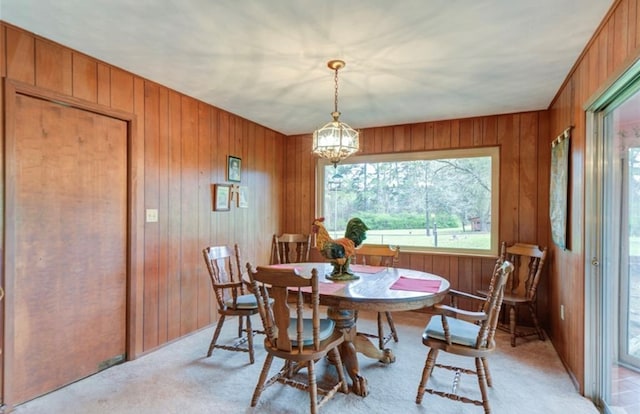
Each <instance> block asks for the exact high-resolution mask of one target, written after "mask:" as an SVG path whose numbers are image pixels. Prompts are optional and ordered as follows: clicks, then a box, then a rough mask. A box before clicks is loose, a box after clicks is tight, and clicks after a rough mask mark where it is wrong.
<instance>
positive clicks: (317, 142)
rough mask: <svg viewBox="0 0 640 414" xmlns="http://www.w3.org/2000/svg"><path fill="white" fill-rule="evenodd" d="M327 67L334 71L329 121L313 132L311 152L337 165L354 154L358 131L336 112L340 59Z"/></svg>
mask: <svg viewBox="0 0 640 414" xmlns="http://www.w3.org/2000/svg"><path fill="white" fill-rule="evenodd" d="M327 66H328V67H329V69H331V70H333V71H334V72H335V74H334V78H333V79H334V84H335V87H334V88H335V94H334V104H333V112H332V113H331V116H332V117H333V121H330V122H329V123H327V124H326V125H325V126H323V127H322V128H320V129H318V130H316V131H315V132H314V133H313V149H312V151H313V153H314V154H315V155H317V156H318V157H320V158H326V159H328V160H329V161H331V162H332V163H333V166H334V167H337V165H338V163H339V162H340V161H342V160H344V159H345V158H347V157H348V156H350V155H353V154H355V153H356V152H357V151H358V149H359V148H360V143H359V141H358V131H356V130H355V129H353V128H351V127H350V126H349V125H347V124H345V123H344V122H340V119H339V118H340V112H338V70H340V69H342V68H344V66H345V63H344V61H342V60H330V61H329V62H328V63H327Z"/></svg>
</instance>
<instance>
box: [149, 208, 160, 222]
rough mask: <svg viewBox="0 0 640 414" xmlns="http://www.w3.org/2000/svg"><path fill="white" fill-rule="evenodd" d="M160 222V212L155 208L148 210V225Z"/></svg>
mask: <svg viewBox="0 0 640 414" xmlns="http://www.w3.org/2000/svg"><path fill="white" fill-rule="evenodd" d="M157 221H158V210H157V209H155V208H148V209H147V223H156V222H157Z"/></svg>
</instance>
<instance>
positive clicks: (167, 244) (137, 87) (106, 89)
mask: <svg viewBox="0 0 640 414" xmlns="http://www.w3.org/2000/svg"><path fill="white" fill-rule="evenodd" d="M0 74H1V75H2V76H3V77H5V76H6V77H7V78H10V79H13V80H17V81H20V82H25V83H28V84H31V85H36V86H38V87H41V88H45V89H49V90H54V91H56V92H58V93H62V94H65V95H69V96H73V97H76V98H80V99H83V100H88V101H91V102H97V103H99V104H101V105H104V106H106V107H110V108H113V109H117V110H121V111H126V112H129V113H132V114H134V115H135V120H136V121H135V122H134V123H133V124H134V127H135V132H136V137H137V140H136V142H132V143H130V145H131V146H132V150H131V151H130V157H132V158H131V159H130V162H131V174H132V175H133V177H134V179H133V181H134V185H133V187H132V188H131V189H130V191H129V194H130V197H131V198H132V199H131V202H132V203H135V205H138V203H140V205H141V207H140V210H139V214H136V217H134V218H132V220H131V223H132V226H135V230H136V231H135V232H132V233H133V234H135V237H136V239H135V240H133V243H134V244H135V245H137V246H141V248H140V249H138V250H136V251H134V252H133V253H134V254H133V256H132V258H131V260H132V264H131V268H132V269H134V270H135V272H134V274H132V275H130V278H131V282H130V283H131V285H132V286H133V287H135V296H134V298H133V299H132V302H133V306H132V309H130V310H129V313H130V321H131V323H132V324H133V325H134V326H133V328H132V331H131V332H132V335H131V343H130V347H129V348H128V354H129V355H128V356H129V358H135V357H137V356H139V355H142V354H144V353H146V352H149V351H152V350H153V349H155V348H157V347H159V346H162V345H164V344H166V343H168V342H170V341H172V340H174V339H176V338H178V337H180V336H182V335H186V334H189V333H191V332H193V331H194V330H197V329H201V328H203V327H206V326H208V325H211V324H213V323H214V322H215V321H216V319H217V312H216V311H215V309H216V305H215V303H214V302H213V300H212V296H211V293H210V291H211V287H210V282H209V279H208V276H207V273H206V268H205V266H204V263H203V259H202V254H201V250H202V248H203V247H205V245H214V244H233V243H238V244H239V245H240V246H241V249H242V252H243V256H244V257H243V260H251V261H253V262H256V260H257V259H259V261H258V262H256V263H264V262H265V261H266V259H267V258H268V257H269V249H270V247H271V245H270V242H271V239H270V236H271V235H272V234H273V233H275V232H277V231H278V230H279V229H280V228H281V227H282V222H281V220H282V217H283V216H282V214H281V213H282V209H281V203H282V202H283V197H282V194H283V193H284V192H283V190H282V183H283V167H282V164H283V163H284V161H285V159H286V158H285V156H284V154H283V153H282V151H279V150H276V148H281V147H282V146H283V145H282V144H283V143H284V137H283V136H282V135H281V134H279V133H277V132H274V131H272V130H268V129H266V128H264V127H262V126H260V125H257V124H255V123H253V122H251V121H248V120H246V119H242V118H240V117H238V116H236V115H233V114H230V113H228V112H224V111H222V110H219V109H217V108H214V107H212V106H210V105H207V104H205V103H202V102H199V101H197V100H195V99H193V98H190V97H187V96H184V95H182V94H180V93H179V92H176V91H173V90H170V89H168V88H166V87H164V86H162V85H158V84H155V83H153V82H152V81H149V80H145V79H142V78H141V77H139V76H137V75H135V74H132V73H129V72H126V71H124V70H122V69H120V68H117V67H114V66H111V65H110V64H109V63H108V62H100V61H98V60H95V59H93V58H91V57H89V56H86V55H84V54H81V53H79V52H77V51H74V50H72V49H70V48H67V47H65V46H64V45H59V44H56V43H54V42H51V41H50V40H48V39H44V38H41V37H39V36H36V35H34V34H32V33H29V32H26V31H24V30H22V29H20V28H18V27H14V26H12V25H9V24H6V23H1V22H0ZM0 104H1V100H0ZM3 114H4V112H3V111H2V107H1V106H0V117H2V116H3ZM0 119H2V118H0ZM0 134H4V131H3V130H2V131H0ZM1 136H2V139H3V141H4V136H3V135H1ZM308 145H310V144H309V142H308V141H305V142H304V144H301V145H300V150H301V151H306V152H308V148H307V146H308ZM234 154H235V155H238V156H241V157H242V160H243V164H242V167H243V178H242V183H241V184H242V185H246V186H248V187H249V192H250V206H249V208H248V209H239V208H237V207H236V205H235V204H234V205H232V207H231V210H230V211H227V212H213V211H212V200H211V184H214V183H225V182H227V177H226V162H227V155H234ZM312 170H313V165H311V166H306V167H304V168H302V169H301V172H302V173H303V174H306V175H307V176H309V171H312ZM2 184H3V185H4V183H2ZM305 192H307V190H305ZM294 194H295V192H294ZM310 199H312V197H311V198H310V197H309V196H308V195H307V197H305V198H304V203H307V204H308V203H309V200H310ZM258 200H261V203H260V204H258ZM234 201H235V200H234ZM0 205H2V203H0ZM146 208H153V209H157V210H158V213H159V215H158V222H155V223H145V220H144V209H146ZM304 220H305V222H307V218H306V217H305V218H304ZM296 222H297V223H298V222H300V219H296ZM309 223H310V221H309ZM0 247H4V246H0ZM203 352H204V350H203Z"/></svg>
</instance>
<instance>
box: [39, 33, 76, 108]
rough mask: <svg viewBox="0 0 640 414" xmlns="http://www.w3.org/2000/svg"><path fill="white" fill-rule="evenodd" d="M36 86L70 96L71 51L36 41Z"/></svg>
mask: <svg viewBox="0 0 640 414" xmlns="http://www.w3.org/2000/svg"><path fill="white" fill-rule="evenodd" d="M35 53H36V56H35V60H36V62H35V82H36V86H38V87H41V88H45V89H50V90H52V91H55V92H59V93H63V94H65V95H71V94H72V91H73V88H72V80H71V73H72V71H71V51H70V50H69V49H66V48H64V47H62V46H60V45H57V44H55V43H51V42H47V41H44V40H41V39H36V50H35Z"/></svg>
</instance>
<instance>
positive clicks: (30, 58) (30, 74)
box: [5, 26, 36, 85]
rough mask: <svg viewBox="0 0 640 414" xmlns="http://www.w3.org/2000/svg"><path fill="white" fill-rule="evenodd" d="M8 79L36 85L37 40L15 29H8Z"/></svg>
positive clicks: (6, 33) (6, 34) (6, 32)
mask: <svg viewBox="0 0 640 414" xmlns="http://www.w3.org/2000/svg"><path fill="white" fill-rule="evenodd" d="M5 36H6V54H7V57H6V59H7V75H6V76H7V77H8V78H10V79H14V80H17V81H20V82H24V83H28V84H30V85H33V84H34V83H35V73H36V72H35V38H34V37H33V36H31V35H30V34H29V33H26V32H24V31H22V30H19V29H17V28H14V27H9V26H7V27H6V31H5Z"/></svg>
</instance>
